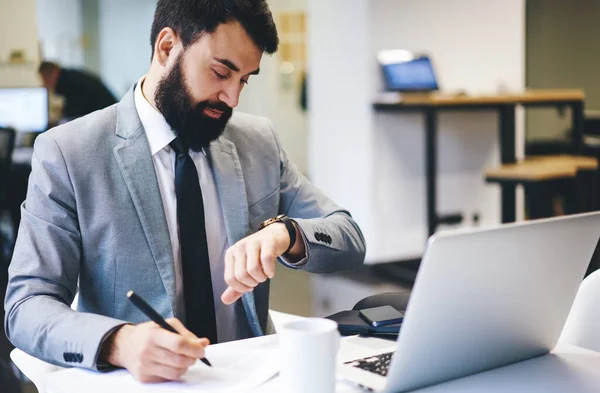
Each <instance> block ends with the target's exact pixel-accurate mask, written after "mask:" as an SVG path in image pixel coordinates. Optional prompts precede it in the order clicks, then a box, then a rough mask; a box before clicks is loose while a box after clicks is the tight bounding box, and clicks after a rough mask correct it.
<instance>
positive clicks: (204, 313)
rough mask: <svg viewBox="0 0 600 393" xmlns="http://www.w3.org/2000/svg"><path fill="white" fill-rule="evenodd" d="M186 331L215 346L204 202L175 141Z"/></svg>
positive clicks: (185, 154) (195, 176)
mask: <svg viewBox="0 0 600 393" xmlns="http://www.w3.org/2000/svg"><path fill="white" fill-rule="evenodd" d="M170 145H171V147H172V148H173V150H175V153H176V154H177V159H176V161H175V194H176V195H177V221H178V223H179V244H180V247H181V267H182V274H183V292H184V301H185V316H186V322H187V326H186V327H187V328H188V329H189V330H190V331H191V332H192V333H194V334H195V335H196V336H198V337H207V338H208V339H209V340H210V343H211V344H216V343H217V322H216V317H215V306H214V297H213V287H212V281H211V276H210V262H209V259H208V244H207V241H206V227H205V223H204V202H203V200H202V190H201V189H200V181H199V179H198V171H197V170H196V165H195V164H194V161H193V160H192V158H191V157H190V155H189V154H188V149H187V147H186V146H184V144H183V142H182V141H181V139H180V138H179V137H177V138H175V140H174V141H173V142H171V144H170Z"/></svg>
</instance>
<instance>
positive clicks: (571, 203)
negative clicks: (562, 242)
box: [485, 155, 598, 218]
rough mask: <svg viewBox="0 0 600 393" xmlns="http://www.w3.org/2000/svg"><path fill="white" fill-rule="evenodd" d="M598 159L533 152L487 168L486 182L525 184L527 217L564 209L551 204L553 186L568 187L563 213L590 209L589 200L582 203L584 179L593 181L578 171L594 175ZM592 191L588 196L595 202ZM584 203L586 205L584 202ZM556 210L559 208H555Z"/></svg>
mask: <svg viewBox="0 0 600 393" xmlns="http://www.w3.org/2000/svg"><path fill="white" fill-rule="evenodd" d="M597 169H598V160H597V159H596V158H594V157H585V156H569V155H558V156H534V157H531V158H527V159H526V160H524V161H521V162H518V163H515V164H505V165H501V166H500V167H497V168H493V169H490V170H488V171H487V172H486V173H485V179H486V181H487V182H488V183H499V184H500V186H502V185H505V184H510V185H515V184H521V185H523V187H524V188H525V191H526V194H527V197H528V198H527V200H528V202H529V203H528V206H527V211H528V213H529V214H528V216H529V218H544V217H551V216H553V215H554V214H555V213H559V214H560V213H563V214H564V213H565V212H564V211H560V210H561V209H558V208H557V207H555V206H553V200H552V196H553V194H554V193H555V191H556V190H557V189H563V190H568V191H570V192H567V193H565V198H566V199H568V200H567V201H566V210H567V211H566V213H570V214H572V213H578V212H582V211H586V210H591V209H592V208H594V207H595V206H593V207H590V204H586V203H584V198H583V195H585V192H584V191H585V188H586V183H590V184H588V186H591V188H593V189H594V190H595V189H596V188H597V187H596V186H595V184H597V181H595V180H593V181H591V182H586V181H585V180H584V179H582V177H581V176H579V175H580V174H582V175H583V174H584V173H585V174H586V176H588V175H589V176H594V177H595V176H596V174H597ZM595 194H596V192H592V195H594V196H593V197H591V198H590V200H591V202H593V203H592V204H595V203H596V202H595V199H597V198H596V197H595ZM586 205H587V206H586ZM557 210H559V211H557Z"/></svg>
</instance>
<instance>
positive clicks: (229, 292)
mask: <svg viewBox="0 0 600 393" xmlns="http://www.w3.org/2000/svg"><path fill="white" fill-rule="evenodd" d="M242 295H243V293H242V292H238V291H236V290H235V289H233V288H231V287H228V288H227V289H226V290H225V292H223V294H222V295H221V301H222V302H223V303H225V304H232V303H234V302H235V301H237V300H238V299H239V298H241V297H242Z"/></svg>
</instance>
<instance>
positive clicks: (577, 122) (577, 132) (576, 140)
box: [571, 101, 584, 154]
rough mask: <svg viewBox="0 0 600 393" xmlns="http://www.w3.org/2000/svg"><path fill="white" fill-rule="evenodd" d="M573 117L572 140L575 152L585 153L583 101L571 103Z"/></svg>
mask: <svg viewBox="0 0 600 393" xmlns="http://www.w3.org/2000/svg"><path fill="white" fill-rule="evenodd" d="M571 117H572V122H573V123H572V128H573V133H572V138H573V140H572V142H573V148H574V149H575V154H583V150H584V143H583V127H584V126H583V121H584V114H583V102H582V101H578V102H574V103H572V104H571Z"/></svg>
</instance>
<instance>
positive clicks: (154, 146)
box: [134, 75, 175, 155]
mask: <svg viewBox="0 0 600 393" xmlns="http://www.w3.org/2000/svg"><path fill="white" fill-rule="evenodd" d="M145 79H146V76H145V75H144V76H143V77H141V78H140V80H139V81H138V83H137V85H136V86H135V92H134V101H135V108H136V110H137V113H138V116H139V117H140V121H141V122H142V126H143V127H144V130H145V131H146V137H147V138H148V144H149V145H150V152H151V153H152V155H155V154H156V153H158V152H159V151H161V150H162V149H164V148H165V147H167V146H169V143H171V142H172V141H173V139H175V133H174V132H173V130H172V129H171V127H170V126H169V124H168V123H167V121H166V120H165V118H164V116H163V115H162V114H161V113H160V112H159V111H157V110H156V109H155V108H154V107H153V106H152V105H150V103H149V102H148V100H147V99H146V97H144V93H143V91H142V84H143V83H144V80H145Z"/></svg>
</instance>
